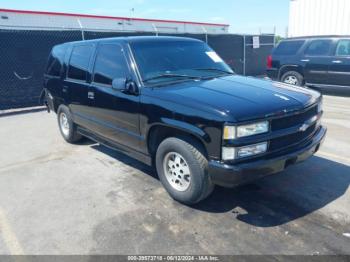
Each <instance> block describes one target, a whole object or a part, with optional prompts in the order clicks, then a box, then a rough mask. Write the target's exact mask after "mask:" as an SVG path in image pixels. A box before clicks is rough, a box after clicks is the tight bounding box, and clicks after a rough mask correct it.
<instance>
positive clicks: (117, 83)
mask: <svg viewBox="0 0 350 262" xmlns="http://www.w3.org/2000/svg"><path fill="white" fill-rule="evenodd" d="M112 88H113V89H115V90H119V91H124V90H125V88H126V78H114V79H113V81H112Z"/></svg>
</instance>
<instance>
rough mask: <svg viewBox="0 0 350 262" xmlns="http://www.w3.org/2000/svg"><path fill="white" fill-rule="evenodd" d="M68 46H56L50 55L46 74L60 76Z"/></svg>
mask: <svg viewBox="0 0 350 262" xmlns="http://www.w3.org/2000/svg"><path fill="white" fill-rule="evenodd" d="M66 50H67V47H66V46H65V45H59V46H55V47H54V48H53V49H52V51H51V54H50V56H49V60H48V63H47V68H46V74H48V75H50V76H60V74H61V68H62V65H63V61H64V55H65V53H66Z"/></svg>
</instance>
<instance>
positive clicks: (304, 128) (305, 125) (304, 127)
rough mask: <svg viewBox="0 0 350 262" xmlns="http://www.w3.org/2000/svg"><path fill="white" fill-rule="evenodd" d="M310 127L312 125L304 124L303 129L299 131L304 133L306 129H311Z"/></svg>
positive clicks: (300, 128)
mask: <svg viewBox="0 0 350 262" xmlns="http://www.w3.org/2000/svg"><path fill="white" fill-rule="evenodd" d="M309 126H310V125H308V124H303V125H302V126H301V127H299V131H302V132H304V131H305V130H306V129H308V128H309Z"/></svg>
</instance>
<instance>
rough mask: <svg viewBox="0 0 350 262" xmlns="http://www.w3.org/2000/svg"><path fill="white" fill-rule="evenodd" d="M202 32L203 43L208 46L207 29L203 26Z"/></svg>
mask: <svg viewBox="0 0 350 262" xmlns="http://www.w3.org/2000/svg"><path fill="white" fill-rule="evenodd" d="M202 30H203V32H204V34H205V42H206V43H207V44H208V31H207V29H205V27H204V26H202Z"/></svg>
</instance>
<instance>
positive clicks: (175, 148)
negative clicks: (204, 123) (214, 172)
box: [156, 137, 214, 205]
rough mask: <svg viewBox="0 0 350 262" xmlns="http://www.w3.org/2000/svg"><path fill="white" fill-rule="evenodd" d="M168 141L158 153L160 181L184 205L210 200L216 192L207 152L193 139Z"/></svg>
mask: <svg viewBox="0 0 350 262" xmlns="http://www.w3.org/2000/svg"><path fill="white" fill-rule="evenodd" d="M186 140H187V141H185V140H182V139H179V138H175V137H171V138H167V139H165V140H164V141H163V142H162V143H161V144H160V145H159V147H158V149H157V153H156V168H157V173H158V176H159V179H160V181H161V182H162V184H163V186H164V188H165V189H166V190H167V192H168V193H169V195H170V196H171V197H172V198H173V199H175V200H177V201H179V202H182V203H184V204H188V205H191V204H195V203H198V202H199V201H201V200H203V199H204V198H206V197H208V196H209V195H210V193H211V192H212V191H213V189H214V185H213V183H212V182H211V179H210V177H209V174H208V172H207V170H208V160H207V159H206V157H205V156H204V154H203V150H201V147H200V146H199V145H198V144H197V143H196V141H194V140H192V139H186Z"/></svg>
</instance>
